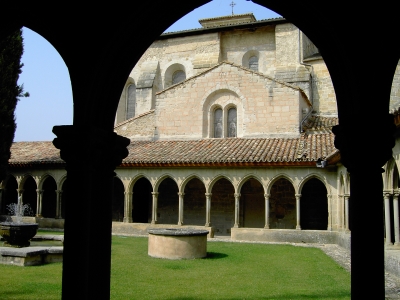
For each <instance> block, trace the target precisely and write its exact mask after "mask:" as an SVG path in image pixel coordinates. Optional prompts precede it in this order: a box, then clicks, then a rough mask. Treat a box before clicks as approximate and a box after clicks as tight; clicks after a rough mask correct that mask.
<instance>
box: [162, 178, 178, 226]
mask: <svg viewBox="0 0 400 300" xmlns="http://www.w3.org/2000/svg"><path fill="white" fill-rule="evenodd" d="M178 192H179V189H178V185H177V184H176V182H175V181H174V180H173V179H172V178H170V177H167V178H165V179H164V180H163V181H162V182H161V184H160V185H159V187H158V193H159V194H158V206H157V220H158V223H160V224H178V217H179V196H178Z"/></svg>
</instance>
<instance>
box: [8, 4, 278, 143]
mask: <svg viewBox="0 0 400 300" xmlns="http://www.w3.org/2000/svg"><path fill="white" fill-rule="evenodd" d="M232 2H233V1H232V0H214V1H211V2H210V3H208V4H205V5H203V6H201V7H199V8H197V9H195V10H193V11H192V12H191V13H189V14H187V15H186V16H184V17H182V18H181V19H180V20H178V21H177V22H175V23H174V24H173V25H171V27H169V28H168V29H166V30H165V32H171V31H179V30H185V29H193V28H200V27H201V26H200V24H199V22H198V20H199V19H202V18H212V17H218V16H225V15H230V14H232V7H231V6H230V4H231V3H232ZM234 3H235V5H234V7H233V11H234V13H235V14H242V13H249V12H252V13H253V14H254V16H255V17H256V19H257V20H262V19H269V18H276V17H280V16H279V15H278V14H276V13H275V12H273V11H271V10H268V9H266V8H265V7H263V6H260V5H258V4H255V3H253V2H251V1H246V0H235V1H234ZM23 37H24V54H23V56H22V59H21V60H22V63H23V64H24V67H23V68H22V73H21V75H20V78H19V81H18V83H19V84H21V83H22V84H24V90H25V91H27V92H29V93H30V97H29V98H21V100H20V101H19V102H18V104H17V108H16V111H15V118H16V122H17V130H16V132H15V138H14V141H15V142H20V141H51V140H53V139H54V138H55V136H54V134H53V133H52V128H53V126H54V125H69V124H72V91H71V82H70V79H69V73H68V69H67V67H66V66H65V63H64V61H63V60H62V58H61V56H60V55H59V54H58V52H57V51H56V50H55V49H54V48H53V46H51V45H50V43H48V42H47V41H46V40H45V39H44V38H42V37H41V36H39V35H38V34H36V33H35V32H34V31H32V30H30V29H28V28H23Z"/></svg>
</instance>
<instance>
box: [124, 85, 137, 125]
mask: <svg viewBox="0 0 400 300" xmlns="http://www.w3.org/2000/svg"><path fill="white" fill-rule="evenodd" d="M135 106H136V86H135V84H131V85H130V86H129V87H128V94H127V99H126V119H130V118H133V117H134V116H135Z"/></svg>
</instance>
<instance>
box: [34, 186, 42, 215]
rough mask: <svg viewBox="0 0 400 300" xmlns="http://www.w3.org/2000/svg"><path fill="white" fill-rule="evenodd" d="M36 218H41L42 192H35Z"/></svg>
mask: <svg viewBox="0 0 400 300" xmlns="http://www.w3.org/2000/svg"><path fill="white" fill-rule="evenodd" d="M36 199H37V200H36V217H38V218H41V217H42V202H43V190H36Z"/></svg>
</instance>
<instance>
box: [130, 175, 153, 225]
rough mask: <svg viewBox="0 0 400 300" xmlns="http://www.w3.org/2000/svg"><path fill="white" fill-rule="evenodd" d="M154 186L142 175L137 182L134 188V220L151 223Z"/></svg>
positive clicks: (134, 221) (135, 221)
mask: <svg viewBox="0 0 400 300" xmlns="http://www.w3.org/2000/svg"><path fill="white" fill-rule="evenodd" d="M152 191H153V188H152V186H151V183H150V181H149V180H148V179H147V178H145V177H142V178H140V179H138V180H137V181H136V182H135V185H134V186H133V190H132V192H133V193H132V222H133V223H150V222H151V207H152V195H151V192H152Z"/></svg>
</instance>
